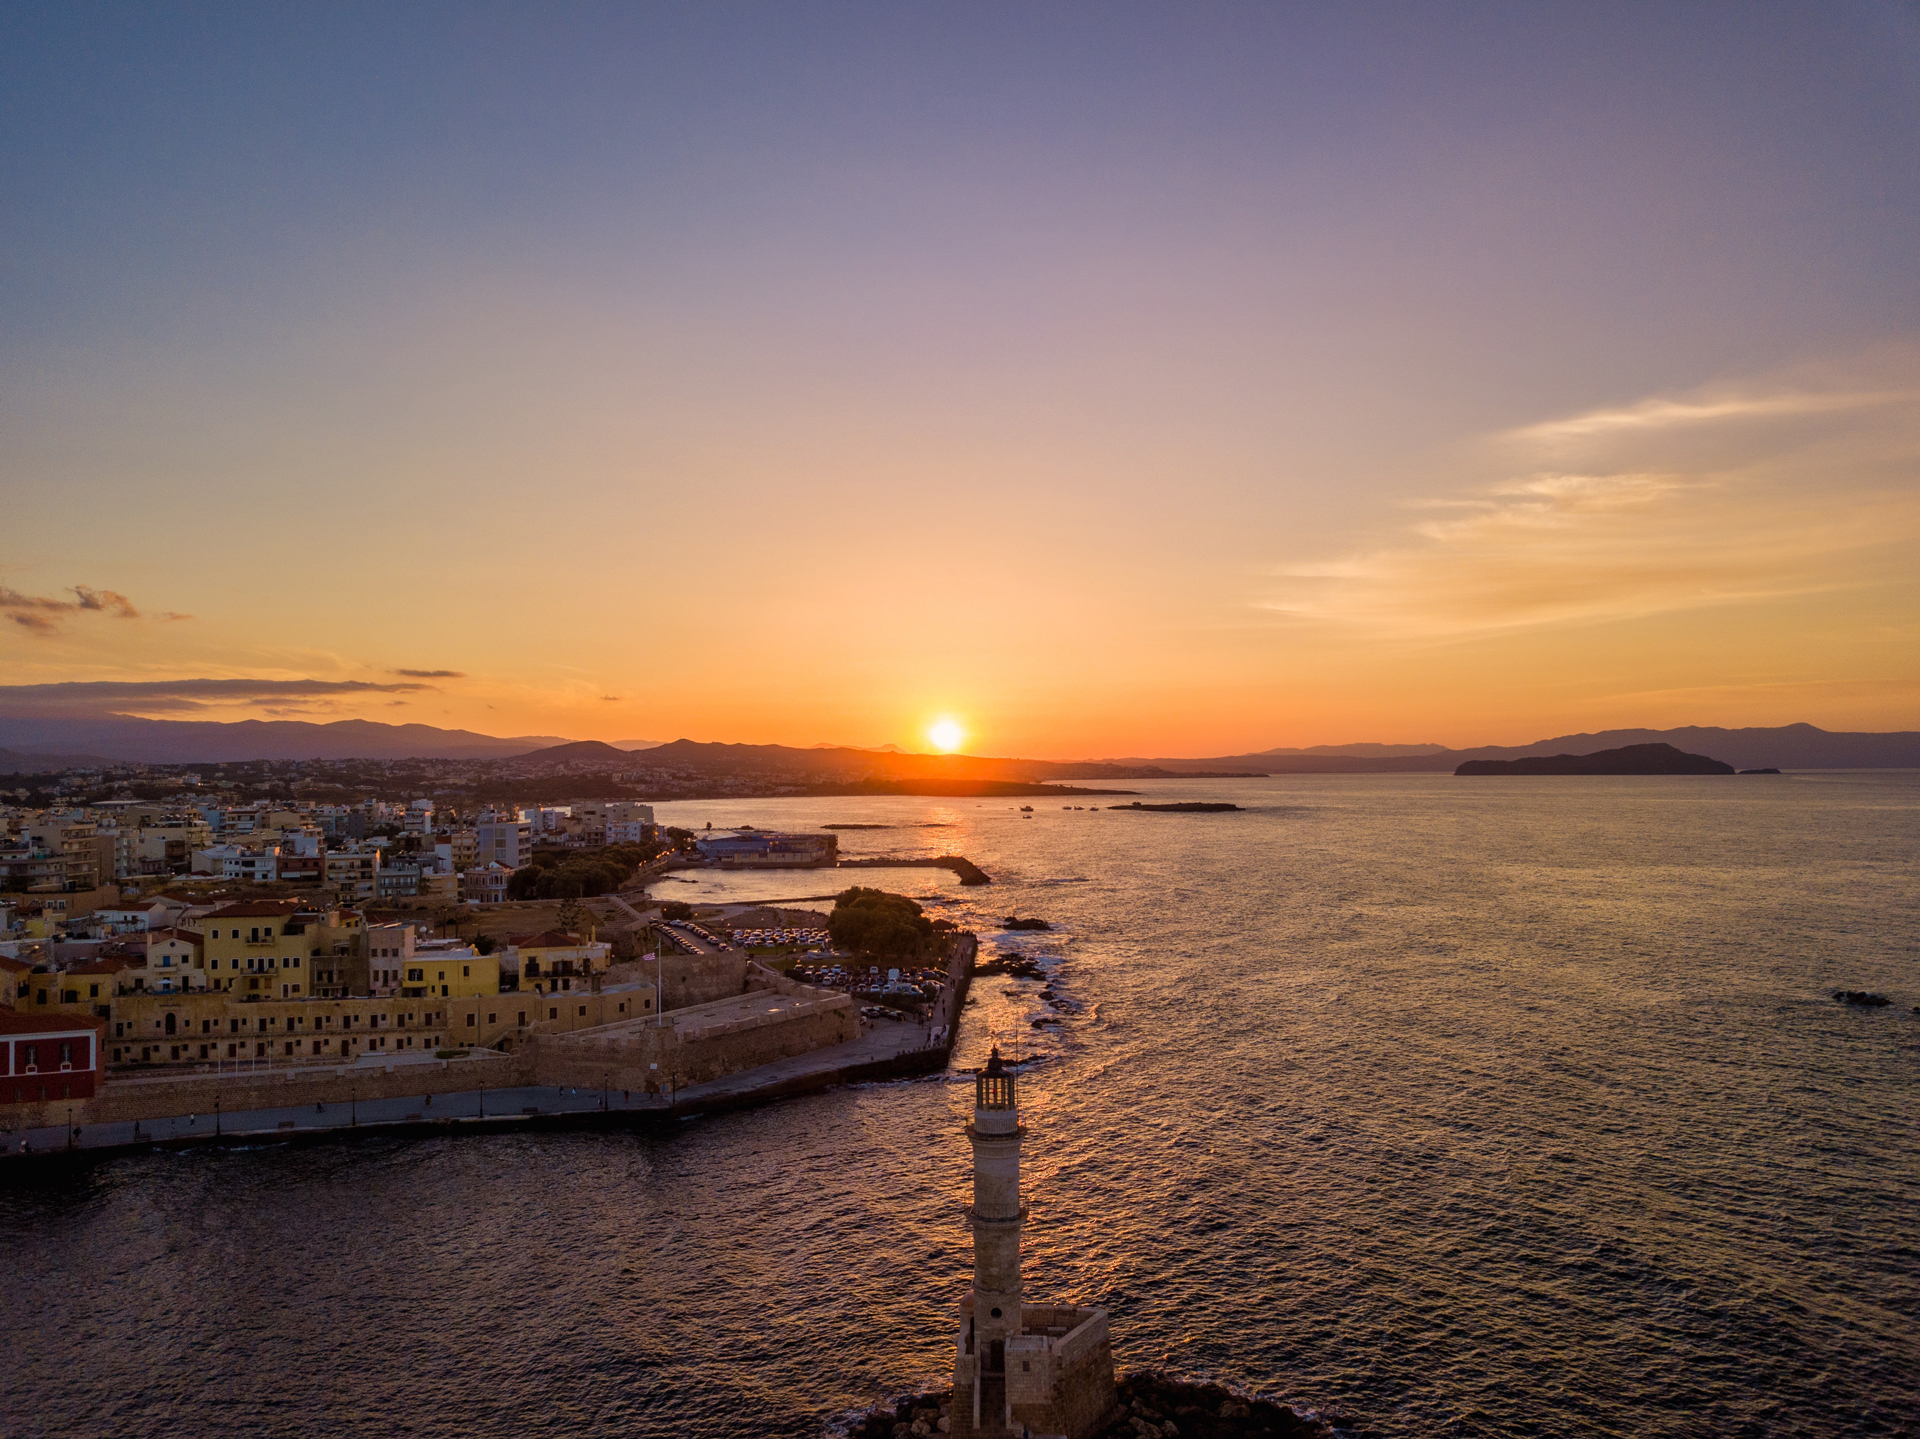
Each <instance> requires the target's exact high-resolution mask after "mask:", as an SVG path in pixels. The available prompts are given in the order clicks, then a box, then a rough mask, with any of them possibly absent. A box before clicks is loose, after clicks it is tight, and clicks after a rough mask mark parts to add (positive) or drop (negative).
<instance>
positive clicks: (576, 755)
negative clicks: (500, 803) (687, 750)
mask: <svg viewBox="0 0 1920 1439" xmlns="http://www.w3.org/2000/svg"><path fill="white" fill-rule="evenodd" d="M640 753H643V754H644V753H646V751H644V750H643V751H640ZM633 763H634V760H633V753H632V752H630V751H627V750H624V749H621V748H620V747H619V746H618V745H610V744H606V743H604V742H603V741H601V740H597V739H581V740H571V741H569V742H567V743H565V744H556V745H549V746H547V747H546V748H545V749H536V750H529V751H528V752H527V753H526V754H520V755H514V756H513V757H512V758H511V759H509V760H507V761H505V767H506V768H507V769H508V770H509V771H511V772H512V773H514V774H583V773H584V774H608V773H613V772H617V771H620V770H627V769H631V768H632V767H633Z"/></svg>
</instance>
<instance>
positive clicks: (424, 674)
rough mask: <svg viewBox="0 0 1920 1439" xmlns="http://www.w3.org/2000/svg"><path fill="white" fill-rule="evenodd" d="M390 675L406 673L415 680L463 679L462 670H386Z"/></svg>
mask: <svg viewBox="0 0 1920 1439" xmlns="http://www.w3.org/2000/svg"><path fill="white" fill-rule="evenodd" d="M387 673H388V674H390V675H408V676H410V677H411V678H413V679H417V680H463V679H465V678H466V677H467V676H466V673H465V671H463V670H388V671H387Z"/></svg>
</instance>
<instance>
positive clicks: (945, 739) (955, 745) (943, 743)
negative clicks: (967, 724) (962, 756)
mask: <svg viewBox="0 0 1920 1439" xmlns="http://www.w3.org/2000/svg"><path fill="white" fill-rule="evenodd" d="M966 737H967V732H966V731H965V730H963V729H961V728H960V725H959V722H958V721H957V720H950V719H938V720H935V721H934V722H933V723H932V724H931V725H929V726H927V738H928V739H930V740H932V741H933V747H934V748H935V749H937V750H944V751H945V752H946V753H948V754H952V753H953V752H954V751H955V750H957V749H959V748H960V741H961V740H963V739H965V738H966Z"/></svg>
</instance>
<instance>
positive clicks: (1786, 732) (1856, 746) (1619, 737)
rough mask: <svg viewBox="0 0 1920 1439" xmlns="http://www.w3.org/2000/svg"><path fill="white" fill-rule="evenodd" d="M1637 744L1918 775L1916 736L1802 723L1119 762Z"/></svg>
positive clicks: (1427, 756) (1303, 766) (1288, 762)
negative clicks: (1446, 745) (1512, 742)
mask: <svg viewBox="0 0 1920 1439" xmlns="http://www.w3.org/2000/svg"><path fill="white" fill-rule="evenodd" d="M1642 744H1670V745H1672V746H1674V747H1675V748H1676V749H1680V750H1683V751H1685V752H1687V753H1691V754H1708V755H1712V756H1713V757H1714V758H1716V759H1720V760H1725V761H1726V762H1727V763H1729V764H1731V765H1733V766H1734V767H1735V768H1736V769H1759V768H1763V767H1769V768H1778V769H1920V731H1914V730H1892V731H1886V732H1881V733H1872V732H1859V731H1851V732H1850V731H1837V730H1823V729H1820V728H1819V727H1817V726H1815V725H1810V724H1791V725H1777V726H1772V727H1768V728H1753V729H1719V728H1714V727H1710V726H1705V725H1687V726H1685V727H1683V728H1680V729H1666V730H1657V729H1617V730H1601V731H1600V732H1599V733H1597V734H1569V735H1559V736H1557V737H1555V738H1553V739H1543V740H1536V741H1534V742H1533V743H1532V744H1524V745H1481V746H1479V747H1477V748H1473V749H1432V750H1428V749H1426V748H1425V747H1424V746H1420V745H1320V746H1316V747H1315V748H1313V749H1310V750H1295V751H1292V752H1287V751H1283V750H1269V751H1266V752H1265V753H1262V754H1238V755H1215V756H1213V757H1211V758H1207V759H1137V760H1124V761H1119V763H1122V764H1128V765H1151V766H1156V767H1158V768H1161V769H1165V770H1172V771H1176V772H1179V773H1194V772H1196V771H1201V770H1214V771H1219V770H1227V769H1236V768H1237V769H1262V770H1265V771H1266V772H1267V773H1269V774H1415V773H1428V774H1445V773H1450V772H1451V771H1452V770H1454V769H1455V768H1456V767H1458V766H1459V765H1460V764H1461V763H1463V762H1464V761H1466V760H1479V759H1492V760H1505V759H1520V758H1522V757H1525V756H1529V755H1556V754H1575V755H1584V754H1593V753H1596V752H1598V751H1600V750H1608V749H1623V748H1625V747H1627V746H1629V745H1642ZM1385 751H1400V752H1399V753H1385Z"/></svg>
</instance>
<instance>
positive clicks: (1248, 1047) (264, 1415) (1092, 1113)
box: [0, 774, 1920, 1439]
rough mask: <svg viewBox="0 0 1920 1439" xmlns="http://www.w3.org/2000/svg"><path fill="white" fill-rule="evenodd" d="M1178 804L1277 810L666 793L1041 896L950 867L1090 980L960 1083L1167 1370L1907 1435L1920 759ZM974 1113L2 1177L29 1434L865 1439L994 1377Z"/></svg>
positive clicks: (987, 1005)
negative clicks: (1005, 1053)
mask: <svg viewBox="0 0 1920 1439" xmlns="http://www.w3.org/2000/svg"><path fill="white" fill-rule="evenodd" d="M1140 788H1142V789H1148V788H1151V789H1154V790H1156V791H1164V792H1165V796H1166V797H1180V798H1209V799H1218V798H1225V799H1231V800H1234V801H1236V802H1238V803H1240V804H1242V805H1245V806H1248V812H1246V813H1242V814H1227V815H1201V816H1190V815H1158V814H1114V813H1107V812H1103V811H1092V810H1080V811H1062V810H1060V809H1059V808H1057V807H1051V806H1040V805H1039V802H1036V806H1037V807H1036V811H1035V813H1034V816H1033V817H1032V818H1031V819H1025V818H1022V817H1021V816H1020V814H1019V812H1018V811H1017V810H1015V809H1012V808H1010V807H1008V806H1007V805H1006V804H1005V803H1004V802H989V803H983V804H975V803H974V802H972V801H939V800H911V799H863V800H789V801H761V802H744V803H710V804H708V803H703V804H679V805H666V806H662V807H661V810H662V817H663V818H664V819H667V820H669V821H671V822H675V823H689V822H691V823H697V824H704V823H706V822H707V821H708V820H712V821H713V822H714V823H715V824H717V825H718V824H725V823H728V822H733V821H745V822H751V823H755V824H760V825H779V826H788V827H796V828H797V827H802V826H812V825H818V824H823V823H828V822H869V823H893V824H897V825H899V826H900V828H898V829H895V830H891V831H888V830H855V831H846V832H844V833H843V836H842V843H843V846H844V848H845V852H847V853H849V854H883V853H900V854H914V853H919V854H927V853H937V852H940V851H946V850H952V851H957V852H959V853H963V854H967V855H969V856H971V857H973V858H974V859H976V860H977V861H978V862H979V863H981V864H982V865H983V866H984V867H985V868H986V869H987V870H988V871H989V872H990V873H992V874H993V876H994V878H995V880H996V883H995V884H994V886H993V887H992V888H991V889H988V890H985V891H980V890H964V891H962V890H955V889H953V888H952V887H950V886H948V885H945V884H943V883H939V882H937V881H934V880H929V881H928V882H927V883H926V884H925V886H924V888H921V889H917V890H915V892H917V893H925V894H928V895H929V896H938V897H939V909H940V911H941V912H945V913H947V914H950V915H953V916H955V917H964V918H966V919H968V920H970V921H972V922H973V923H974V924H975V925H976V926H977V927H979V928H980V929H981V932H982V936H983V940H984V941H985V943H986V946H987V948H988V949H989V950H992V949H995V948H998V949H1002V950H1006V949H1018V950H1019V951H1021V952H1023V953H1032V954H1037V955H1039V956H1041V957H1042V958H1043V959H1044V961H1045V962H1046V964H1047V965H1048V966H1049V970H1050V973H1051V975H1052V976H1053V982H1054V985H1055V988H1056V991H1057V992H1058V993H1059V994H1060V995H1061V996H1062V997H1064V998H1065V999H1066V1000H1067V1001H1069V1002H1070V1004H1071V1006H1072V1012H1070V1013H1068V1014H1067V1015H1065V1016H1064V1021H1065V1022H1064V1023H1063V1024H1062V1025H1061V1027H1060V1028H1059V1029H1058V1030H1052V1031H1049V1030H1035V1029H1033V1028H1032V1027H1031V1026H1030V1024H1029V1020H1030V1019H1031V1018H1033V1017H1035V1016H1037V1015H1040V1014H1042V1013H1045V1012H1046V1011H1044V1010H1043V1009H1042V1008H1041V1006H1040V1001H1039V1000H1038V999H1037V997H1036V995H1037V990H1038V988H1039V986H1038V985H1037V984H1034V983H1031V982H1027V983H1023V982H1018V981H1012V980H1005V979H986V980H983V981H981V982H980V983H979V984H978V985H977V986H976V994H977V996H978V999H979V1002H978V1003H977V1004H976V1005H975V1006H974V1007H973V1008H971V1009H970V1010H969V1011H968V1016H967V1021H966V1023H967V1029H966V1031H965V1033H964V1035H963V1054H962V1056H961V1061H962V1062H967V1063H972V1062H977V1060H978V1057H979V1055H980V1054H981V1053H982V1052H983V1049H984V1045H985V1043H986V1042H987V1036H988V1032H989V1030H990V1029H991V1030H994V1031H997V1032H998V1034H999V1035H1000V1037H1001V1038H1002V1039H1003V1040H1004V1041H1007V1042H1009V1043H1011V1044H1014V1045H1017V1046H1019V1047H1020V1048H1021V1050H1022V1051H1023V1052H1025V1053H1027V1054H1028V1055H1030V1056H1031V1059H1032V1063H1031V1065H1030V1066H1029V1067H1028V1068H1027V1069H1026V1071H1025V1078H1024V1080H1023V1084H1024V1091H1023V1099H1024V1103H1025V1106H1026V1108H1027V1111H1028V1114H1027V1118H1028V1123H1029V1125H1030V1128H1031V1131H1032V1137H1031V1139H1030V1142H1029V1155H1030V1159H1029V1165H1028V1179H1029V1185H1030V1189H1031V1191H1032V1198H1033V1204H1034V1220H1033V1223H1032V1225H1031V1227H1030V1229H1029V1231H1028V1238H1027V1249H1026V1254H1027V1273H1028V1292H1029V1293H1030V1294H1031V1295H1033V1296H1034V1297H1036V1298H1041V1299H1050V1298H1053V1297H1055V1296H1065V1297H1074V1298H1082V1299H1089V1300H1095V1301H1098V1302H1101V1303H1104V1304H1107V1305H1109V1306H1111V1308H1112V1309H1113V1311H1114V1316H1115V1333H1116V1341H1117V1348H1118V1351H1119V1355H1120V1358H1121V1361H1122V1363H1123V1364H1133V1365H1138V1364H1149V1363H1151V1364H1156V1365H1163V1366H1167V1367H1171V1368H1173V1369H1176V1370H1180V1371H1184V1372H1187V1373H1191V1374H1204V1375H1211V1376H1218V1377H1226V1378H1230V1379H1233V1380H1236V1381H1239V1382H1242V1383H1245V1384H1247V1385H1248V1386H1250V1387H1253V1388H1256V1389H1259V1390H1263V1391H1266V1392H1269V1393H1272V1394H1274V1395H1277V1396H1280V1397H1285V1398H1288V1399H1291V1400H1292V1401H1294V1402H1296V1403H1299V1404H1304V1405H1307V1406H1310V1407H1318V1408H1330V1409H1338V1410H1340V1411H1342V1412H1343V1413H1345V1414H1348V1415H1351V1416H1353V1418H1354V1420H1355V1421H1356V1424H1357V1425H1358V1426H1359V1427H1361V1428H1363V1429H1364V1430H1366V1431H1367V1432H1371V1433H1377V1434H1382V1435H1415V1434H1539V1435H1560V1434H1602V1435H1615V1434H1617V1435H1636V1436H1639V1435H1656V1436H1663V1435H1676V1436H1677V1435H1699V1434H1754V1435H1761V1434H1786V1433H1794V1434H1812V1435H1842V1434H1848V1435H1851V1434H1893V1433H1912V1432H1914V1430H1915V1427H1916V1415H1920V1358H1917V1357H1916V1356H1917V1355H1920V1346H1917V1345H1916V1342H1915V1335H1916V1333H1920V1252H1917V1245H1916V1239H1915V1233H1916V1215H1920V1141H1917V1140H1916V1131H1915V1115H1916V1112H1917V1111H1916V1103H1915V1100H1916V1097H1917V1096H1920V1084H1917V1083H1916V1069H1917V1068H1920V1015H1915V1014H1914V1013H1912V1008H1913V1006H1915V1005H1920V972H1917V970H1916V940H1915V936H1916V934H1920V885H1916V873H1915V856H1916V851H1917V849H1920V776H1916V775H1912V774H1877V775H1866V774H1854V775H1818V776H1788V777H1782V778H1778V779H1773V778H1765V777H1750V778H1741V779H1738V780H1726V779H1691V778H1681V779H1577V780H1574V779H1501V780H1480V781H1466V780H1456V779H1453V778H1451V777H1448V776H1409V777H1391V778H1389V777H1367V778H1342V777H1313V778H1287V779H1274V780H1266V781H1220V782H1190V783H1178V784H1175V783H1165V784H1159V785H1153V786H1140ZM932 822H950V823H951V824H952V826H953V827H952V828H943V829H921V828H915V827H914V826H918V825H923V824H927V823H932ZM909 888H911V886H909ZM812 892H815V882H814V878H813V877H807V878H805V879H804V880H803V881H802V882H801V885H800V887H799V888H797V889H796V890H795V893H797V894H798V893H812ZM1016 910H1017V911H1018V912H1019V913H1021V914H1030V913H1031V914H1038V915H1041V916H1044V917H1045V918H1047V919H1050V920H1052V921H1054V922H1055V923H1056V924H1057V925H1058V926H1059V927H1060V928H1059V929H1058V931H1057V932H1056V933H1053V934H1050V935H1026V934H1019V935H1010V934H1006V933H1002V932H999V931H998V930H997V916H1001V915H1005V914H1007V913H1011V912H1014V911H1016ZM1836 988H1845V989H1869V990H1880V991H1883V992H1885V993H1887V994H1890V995H1892V996H1893V997H1894V998H1895V1000H1896V1001H1897V1003H1896V1005H1895V1006H1894V1007H1891V1008H1887V1009H1880V1010H1872V1011H1863V1010H1857V1009H1853V1008H1850V1007H1847V1006H1843V1005H1840V1004H1836V1003H1835V1002H1834V1001H1833V1000H1832V999H1831V998H1830V997H1829V994H1830V991H1832V990H1834V989H1836ZM970 1092H971V1091H970V1087H969V1086H968V1085H967V1084H966V1083H964V1082H962V1081H961V1080H960V1079H954V1078H949V1079H946V1080H925V1081H920V1082H914V1083H901V1084H888V1085H874V1086H868V1087H863V1088H856V1089H851V1090H842V1091H838V1092H834V1093H829V1094H823V1095H818V1096H814V1097H810V1098H805V1099H801V1100H797V1101H790V1102H787V1103H783V1104H780V1105H777V1106H772V1107H767V1108H763V1109H758V1110H754V1111H750V1112H746V1113H738V1114H727V1115H717V1116H713V1117H710V1118H704V1119H698V1120H692V1121H689V1122H686V1123H683V1124H681V1125H680V1126H678V1128H677V1129H676V1131H675V1132H674V1133H672V1134H669V1135H664V1136H640V1135H613V1136H605V1135H587V1134H579V1135H558V1136H494V1137H490V1138H479V1139H456V1140H433V1141H423V1142H405V1143H401V1142H387V1141H373V1142H359V1143H353V1144H340V1145H334V1146H326V1147H320V1148H306V1149H292V1148H287V1147H282V1146H266V1147H262V1148H259V1149H256V1150H253V1151H250V1152H227V1153H211V1152H203V1153H192V1154H177V1155H154V1156H149V1157H141V1158H134V1159H123V1160H113V1161H107V1162H103V1163H100V1164H97V1165H96V1166H94V1167H92V1168H90V1169H80V1170H75V1171H71V1172H68V1173H66V1174H64V1175H61V1176H58V1177H55V1176H41V1177H37V1178H34V1179H31V1180H22V1179H19V1178H12V1179H9V1180H7V1181H5V1184H6V1187H5V1189H4V1190H0V1200H4V1203H5V1209H4V1216H5V1218H4V1224H0V1260H3V1261H4V1263H3V1264H0V1272H4V1274H5V1275H6V1276H7V1284H6V1292H7V1294H8V1297H9V1304H8V1311H9V1312H8V1319H9V1324H8V1330H9V1334H10V1338H9V1340H8V1345H7V1362H6V1365H5V1369H4V1375H3V1376H0V1420H3V1421H4V1422H3V1424H0V1432H4V1433H5V1434H7V1435H15V1434H18V1435H74V1434H116V1435H117V1434H127V1435H182V1436H186V1435H258V1434H273V1435H306V1434H313V1435H354V1436H359V1435H369V1436H371V1435H381V1436H388V1435H400V1434H405V1435H426V1436H442V1435H444V1436H456V1435H458V1436H471V1435H476V1434H479V1435H495V1434H500V1435H506V1434H516V1435H518V1434H535V1435H538V1434H567V1435H583V1436H585V1435H593V1436H599V1435H620V1434H636V1435H656V1434H657V1435H687V1436H715V1439H718V1436H757V1435H795V1436H810V1435H818V1434H820V1433H822V1432H823V1430H824V1429H825V1428H826V1427H827V1426H828V1425H829V1424H830V1423H831V1422H832V1420H833V1419H834V1418H835V1416H836V1415H838V1414H840V1413H842V1412H843V1411H844V1410H846V1409H847V1408H848V1407H849V1406H852V1405H855V1404H860V1403H863V1402H866V1401H868V1400H870V1399H872V1398H874V1397H876V1396H879V1395H882V1394H885V1393H888V1392H894V1391H898V1390H899V1389H902V1388H904V1387H907V1386H911V1385H918V1384H925V1383H929V1382H933V1381H937V1380H938V1379H939V1378H940V1377H941V1376H942V1374H943V1372H944V1371H945V1370H946V1368H947V1366H948V1365H949V1363H950V1360H949V1359H948V1357H947V1354H948V1347H947V1346H948V1343H949V1331H950V1330H951V1328H952V1327H953V1325H954V1322H955V1320H954V1316H955V1312H956V1310H955V1306H956V1304H957V1301H958V1298H959V1295H960V1292H961V1291H962V1289H963V1287H964V1285H965V1281H966V1273H967V1264H968V1242H967V1235H966V1232H965V1230H964V1229H963V1228H962V1227H961V1224H960V1221H959V1214H958V1206H959V1205H960V1203H961V1202H962V1200H963V1198H964V1194H965V1188H966V1181H967V1168H966V1165H967V1162H968V1156H967V1149H966V1144H965V1141H964V1139H963V1138H962V1135H961V1132H960V1124H961V1120H962V1115H963V1110H964V1107H965V1105H966V1104H967V1102H968V1099H969V1097H970Z"/></svg>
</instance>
